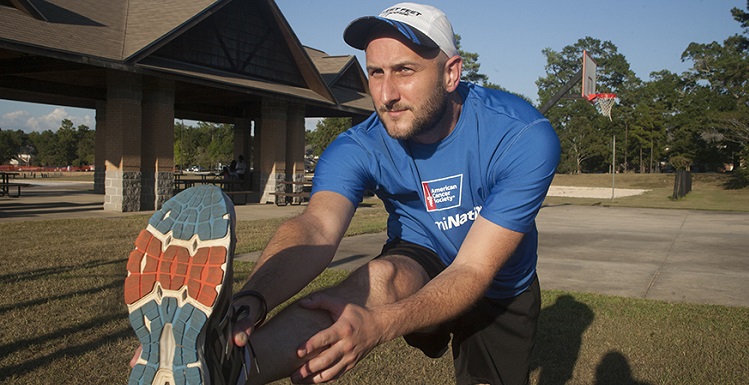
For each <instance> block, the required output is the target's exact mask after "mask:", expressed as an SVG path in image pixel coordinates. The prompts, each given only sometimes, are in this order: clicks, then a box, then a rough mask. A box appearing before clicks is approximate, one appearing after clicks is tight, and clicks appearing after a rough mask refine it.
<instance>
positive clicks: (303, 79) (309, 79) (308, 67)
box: [0, 0, 372, 118]
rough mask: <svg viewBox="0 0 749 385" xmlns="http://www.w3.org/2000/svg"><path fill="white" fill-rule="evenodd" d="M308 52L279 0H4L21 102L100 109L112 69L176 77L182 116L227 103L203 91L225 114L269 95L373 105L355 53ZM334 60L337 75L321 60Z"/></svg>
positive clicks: (15, 90) (0, 61)
mask: <svg viewBox="0 0 749 385" xmlns="http://www.w3.org/2000/svg"><path fill="white" fill-rule="evenodd" d="M309 52H310V50H305V48H304V47H303V46H302V45H301V43H300V42H299V40H298V38H297V36H296V35H295V34H294V32H293V30H292V29H291V27H290V26H289V24H288V22H287V21H286V19H285V18H284V17H283V15H282V14H281V12H280V10H279V9H278V7H277V6H276V4H275V3H274V2H273V1H272V0H256V1H247V0H218V1H210V0H190V1H184V0H159V1H153V0H119V1H117V0H106V1H103V0H0V89H1V90H2V91H3V94H4V95H7V96H4V97H8V98H13V99H17V100H24V101H33V102H43V103H44V102H51V101H56V103H55V104H68V105H73V106H78V107H87V108H92V107H93V106H94V104H95V101H96V100H100V99H101V98H103V97H104V95H105V92H104V90H105V89H106V86H105V70H107V69H114V70H120V71H129V72H136V73H141V74H146V75H152V76H158V77H161V76H166V77H171V78H172V79H174V80H175V81H176V82H177V87H176V93H177V95H176V96H175V108H176V109H177V113H178V114H179V112H180V111H182V112H183V113H185V114H189V111H188V110H191V109H193V108H202V109H204V110H206V111H211V110H214V111H215V110H216V108H218V107H219V106H218V104H217V105H216V106H215V107H216V108H214V107H212V106H208V107H206V106H202V107H198V105H199V104H201V103H204V101H201V100H200V99H199V98H197V97H196V95H200V94H205V95H211V98H212V99H216V98H220V99H222V105H221V106H220V108H223V109H224V111H225V112H224V113H227V114H235V113H237V114H238V113H240V112H238V110H239V109H240V106H239V105H240V104H241V103H242V102H246V101H247V100H248V99H252V100H255V99H257V98H258V97H260V96H262V95H273V96H274V97H281V98H289V99H290V100H300V101H302V102H303V103H305V104H306V105H308V106H312V108H313V109H314V108H317V109H321V111H322V112H326V111H327V112H331V111H332V112H336V111H338V112H339V111H348V112H353V113H358V114H368V113H369V112H371V111H372V106H371V101H370V99H369V96H368V95H367V93H366V91H367V90H366V80H365V79H364V78H363V74H362V75H361V76H360V74H357V73H356V70H354V69H352V67H351V66H352V65H356V66H357V67H358V63H357V62H356V59H355V58H354V57H337V58H336V57H327V55H325V56H326V58H323V59H320V60H318V59H317V58H315V59H312V58H311V56H310V55H309ZM332 58H336V59H335V60H333V59H332ZM352 58H353V60H352ZM334 62H335V64H334V66H338V67H339V69H340V71H339V73H337V74H335V73H334V71H333V70H332V69H331V68H328V66H327V64H326V65H325V66H324V67H325V68H323V67H321V66H320V64H321V63H334ZM358 71H359V73H361V69H360V68H359V69H358ZM346 78H349V81H351V80H353V81H354V83H355V82H357V81H358V82H359V83H360V84H359V86H358V88H359V89H356V90H351V87H350V86H349V87H348V89H346V87H345V86H344V87H341V84H342V83H341V82H340V80H341V79H346ZM331 79H332V81H331ZM356 87H357V86H355V87H354V88H356ZM341 88H342V89H341ZM55 90H57V91H55ZM218 90H221V91H220V93H221V95H220V97H219V95H217V92H219V91H218ZM352 91H353V93H352ZM55 92H57V93H58V94H55ZM339 99H340V100H339ZM232 102H236V103H237V105H236V109H237V110H236V111H235V110H233V106H232V105H231V103H232ZM205 103H211V102H210V101H208V100H206V101H205ZM308 108H309V107H308ZM196 114H199V112H197V113H196ZM185 117H186V118H188V116H185ZM195 117H197V116H195Z"/></svg>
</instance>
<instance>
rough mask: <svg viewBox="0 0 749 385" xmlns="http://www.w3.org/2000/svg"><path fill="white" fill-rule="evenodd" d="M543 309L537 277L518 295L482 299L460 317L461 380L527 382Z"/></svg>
mask: <svg viewBox="0 0 749 385" xmlns="http://www.w3.org/2000/svg"><path fill="white" fill-rule="evenodd" d="M540 312H541V293H540V289H539V284H538V278H537V277H536V278H534V280H533V283H532V284H531V286H530V287H529V288H528V289H527V290H526V291H524V292H523V293H521V294H520V295H519V296H517V297H515V298H511V299H506V300H492V299H488V298H483V299H481V300H480V301H479V303H478V304H477V305H476V306H475V307H474V308H473V309H471V310H470V311H469V312H467V313H466V314H464V315H463V316H462V317H461V318H460V321H459V322H458V323H457V325H456V329H455V330H454V334H453V357H454V358H455V360H454V364H455V375H456V377H457V383H458V384H460V385H468V384H493V385H518V384H527V383H528V370H529V368H530V358H531V352H532V351H533V345H534V342H535V336H536V329H537V323H538V316H539V314H540Z"/></svg>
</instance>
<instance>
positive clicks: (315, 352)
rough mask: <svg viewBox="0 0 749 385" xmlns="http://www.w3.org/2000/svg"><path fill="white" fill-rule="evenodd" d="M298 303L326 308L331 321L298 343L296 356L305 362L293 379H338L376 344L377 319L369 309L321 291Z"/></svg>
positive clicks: (377, 333)
mask: <svg viewBox="0 0 749 385" xmlns="http://www.w3.org/2000/svg"><path fill="white" fill-rule="evenodd" d="M299 304H300V305H301V306H302V307H304V308H306V309H311V310H324V311H327V312H328V313H329V314H330V318H331V319H332V320H333V325H331V326H330V327H329V328H327V329H324V330H322V331H320V332H318V333H317V334H315V335H314V336H312V337H311V338H310V339H309V340H307V342H305V343H304V344H303V345H301V346H300V347H299V349H298V350H297V356H298V357H299V358H300V359H302V360H303V361H306V363H305V364H304V365H303V366H302V367H301V368H299V369H297V370H296V371H295V372H294V373H293V374H292V376H291V379H292V381H294V383H303V384H317V383H322V382H328V381H332V380H335V379H338V378H339V377H341V376H342V375H343V374H344V373H346V372H347V371H348V370H350V369H351V368H353V367H354V366H356V364H357V363H358V362H359V361H360V360H361V359H362V358H364V357H365V356H366V355H367V354H368V353H369V352H370V351H371V350H372V349H373V348H375V347H376V346H377V345H379V344H380V341H381V339H380V337H381V335H380V333H379V332H378V330H379V329H378V327H377V322H376V320H375V317H374V313H372V311H370V310H369V309H366V308H363V307H361V306H357V305H353V304H351V303H347V302H344V301H342V300H341V299H339V298H335V297H331V296H329V295H325V294H321V293H316V294H313V295H311V296H309V297H307V298H305V299H303V300H302V301H300V303H299ZM310 357H312V358H311V359H310Z"/></svg>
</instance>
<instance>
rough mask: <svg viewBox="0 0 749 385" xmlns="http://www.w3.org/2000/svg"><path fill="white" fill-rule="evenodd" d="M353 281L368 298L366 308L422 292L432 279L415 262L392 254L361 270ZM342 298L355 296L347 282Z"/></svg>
mask: <svg viewBox="0 0 749 385" xmlns="http://www.w3.org/2000/svg"><path fill="white" fill-rule="evenodd" d="M349 279H350V280H351V281H352V282H351V283H353V284H354V286H355V287H358V288H359V290H360V291H361V292H362V294H363V295H364V296H365V299H364V301H363V302H362V305H376V304H383V303H392V302H395V301H398V300H400V299H402V298H404V297H407V296H409V295H411V294H413V293H415V292H416V291H418V290H419V289H421V288H422V287H423V286H424V285H425V284H426V283H427V282H428V281H429V276H428V275H427V273H426V272H425V271H424V269H423V268H422V267H421V266H420V265H419V264H418V263H417V262H416V261H414V260H413V259H411V258H408V257H403V256H395V255H389V256H386V257H382V258H377V259H374V260H372V261H370V262H369V263H367V264H366V265H365V266H362V267H361V268H359V269H357V270H356V271H355V272H354V273H352V274H351V276H350V277H349ZM341 286H342V289H343V290H344V292H343V293H341V294H342V295H346V294H349V295H350V294H351V292H346V291H347V290H350V289H351V288H350V285H349V284H348V283H346V282H344V284H343V285H341Z"/></svg>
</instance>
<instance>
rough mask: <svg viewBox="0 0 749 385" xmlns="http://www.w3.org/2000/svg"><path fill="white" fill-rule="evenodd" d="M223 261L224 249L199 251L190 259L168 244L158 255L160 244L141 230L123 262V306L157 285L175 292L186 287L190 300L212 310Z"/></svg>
mask: <svg viewBox="0 0 749 385" xmlns="http://www.w3.org/2000/svg"><path fill="white" fill-rule="evenodd" d="M144 261H145V263H144ZM226 261H227V250H226V248H225V247H216V246H214V247H204V248H199V249H198V250H197V252H196V253H195V255H194V256H193V257H190V253H189V252H188V250H187V249H186V248H184V247H181V246H175V245H169V246H168V247H167V249H166V250H165V251H164V252H163V253H162V251H161V241H159V239H158V238H156V237H154V236H153V235H152V234H151V233H150V232H148V231H147V230H142V231H141V232H140V234H139V235H138V237H137V238H136V239H135V249H134V250H133V251H132V252H131V253H130V256H129V258H128V261H127V271H128V272H129V273H130V274H129V275H128V276H127V278H125V303H126V304H128V305H131V304H133V303H135V302H137V301H138V300H139V299H141V298H143V297H145V296H146V295H148V294H149V293H151V292H152V291H153V289H154V287H155V286H156V282H159V283H160V284H161V287H162V288H164V289H165V290H175V291H176V290H180V289H181V288H183V287H185V286H187V294H188V295H189V296H190V297H191V298H193V299H195V300H196V301H198V302H200V303H201V304H203V305H205V306H207V307H213V305H214V304H215V302H216V298H217V297H218V290H216V288H217V287H218V285H220V284H221V283H222V282H223V279H224V270H223V268H222V266H223V265H224V264H225V263H226ZM141 266H142V267H143V269H142V271H141Z"/></svg>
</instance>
